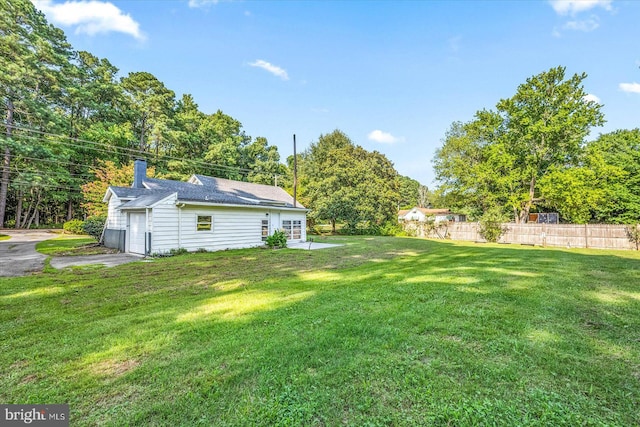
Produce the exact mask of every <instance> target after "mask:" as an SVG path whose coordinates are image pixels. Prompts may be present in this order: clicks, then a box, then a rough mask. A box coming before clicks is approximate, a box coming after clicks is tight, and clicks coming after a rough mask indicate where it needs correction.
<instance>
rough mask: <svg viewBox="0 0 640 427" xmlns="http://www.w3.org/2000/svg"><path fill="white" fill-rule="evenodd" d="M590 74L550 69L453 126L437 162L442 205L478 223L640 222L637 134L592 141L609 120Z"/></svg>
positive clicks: (619, 132)
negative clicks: (555, 218) (546, 217)
mask: <svg viewBox="0 0 640 427" xmlns="http://www.w3.org/2000/svg"><path fill="white" fill-rule="evenodd" d="M586 77H587V75H586V74H584V73H582V74H574V75H572V76H569V77H567V76H566V69H565V68H564V67H556V68H552V69H550V70H548V71H545V72H542V73H540V74H538V75H535V76H532V77H530V78H529V79H527V80H526V82H525V83H523V84H521V85H520V86H519V87H518V88H517V91H516V94H515V95H514V96H513V97H511V98H508V99H503V100H500V101H499V102H498V103H497V105H496V107H495V109H494V110H481V111H478V112H477V113H476V114H475V117H474V118H473V119H472V120H471V121H468V122H455V123H453V124H452V125H451V127H450V129H449V131H448V132H447V134H446V135H445V137H444V140H443V145H442V146H441V147H440V148H439V149H438V150H437V152H436V154H435V157H434V159H433V166H434V170H435V172H436V177H437V180H438V181H439V183H440V185H439V187H438V195H439V197H440V198H441V200H442V201H443V203H444V204H446V205H447V206H448V207H452V208H454V209H456V210H459V211H461V212H464V213H467V214H468V215H469V216H470V217H471V218H480V217H482V216H483V215H488V216H490V217H492V218H496V217H502V218H503V219H504V220H508V219H511V220H512V221H515V222H527V220H528V218H529V214H530V213H532V212H550V211H551V212H558V213H559V214H560V215H561V217H562V219H563V220H565V221H567V222H573V223H589V222H598V223H627V224H629V223H638V222H640V130H639V129H633V130H617V131H615V132H611V133H607V134H602V135H599V136H598V137H597V138H596V139H595V140H593V141H587V140H586V138H587V137H588V135H589V132H590V129H591V128H592V127H594V126H600V125H602V124H603V123H604V122H605V119H604V115H603V113H602V111H601V108H602V105H600V104H599V103H598V102H596V101H594V100H592V99H590V97H588V96H587V93H586V91H585V89H584V86H583V82H584V80H585V79H586Z"/></svg>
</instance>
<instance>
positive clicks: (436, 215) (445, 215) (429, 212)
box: [398, 207, 467, 222]
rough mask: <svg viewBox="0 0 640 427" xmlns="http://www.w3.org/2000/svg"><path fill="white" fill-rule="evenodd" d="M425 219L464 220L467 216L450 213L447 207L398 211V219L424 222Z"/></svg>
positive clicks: (439, 220)
mask: <svg viewBox="0 0 640 427" xmlns="http://www.w3.org/2000/svg"><path fill="white" fill-rule="evenodd" d="M427 220H433V221H435V222H442V221H453V222H465V221H466V220H467V217H466V216H465V215H461V214H456V213H452V212H451V211H450V210H449V209H427V208H418V207H415V208H413V209H404V210H400V211H398V221H419V222H425V221H427Z"/></svg>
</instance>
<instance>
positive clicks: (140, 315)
mask: <svg viewBox="0 0 640 427" xmlns="http://www.w3.org/2000/svg"><path fill="white" fill-rule="evenodd" d="M330 241H331V242H339V243H346V245H345V246H343V247H339V248H332V249H330V250H326V251H314V252H307V251H294V250H280V251H264V250H243V251H230V252H225V253H214V254H196V255H189V256H183V257H175V258H170V259H165V260H161V261H157V262H154V263H148V264H143V263H136V264H129V265H125V266H120V267H115V268H111V269H99V270H95V269H94V270H82V269H79V270H75V271H72V272H63V273H55V274H43V275H39V276H33V277H31V278H29V279H30V280H27V279H22V278H16V279H8V280H2V281H0V306H1V307H2V312H1V314H0V320H1V325H2V326H0V328H1V329H0V330H1V331H2V344H0V345H1V346H2V348H1V349H0V350H2V351H1V354H2V355H1V356H0V361H1V362H2V363H1V364H0V367H1V370H2V371H1V372H0V373H1V378H2V380H0V385H1V386H2V387H1V389H2V390H3V391H0V400H2V401H6V402H27V401H30V402H32V403H42V402H69V403H70V404H71V408H72V414H73V416H74V417H75V419H76V420H77V424H79V425H83V424H87V425H91V424H96V423H98V424H110V423H111V424H115V425H119V424H132V425H135V424H138V425H153V424H155V425H197V424H203V425H211V424H216V425H314V424H315V425H336V424H350V425H364V424H367V423H368V424H370V425H389V424H391V425H413V424H422V425H424V424H425V423H426V424H434V425H439V424H441V425H447V424H456V425H466V424H484V423H490V422H495V421H496V420H500V422H504V423H506V424H524V425H526V424H531V425H540V424H550V425H551V424H553V425H559V424H599V423H604V424H609V425H616V424H618V425H633V424H638V423H640V418H639V415H638V412H637V409H636V408H637V407H638V404H639V403H640V402H639V401H638V398H639V396H640V365H639V364H638V362H637V361H638V360H639V357H640V341H639V340H640V336H639V335H638V332H637V331H638V330H639V329H638V327H639V326H640V310H639V309H640V286H639V285H638V283H640V261H639V260H638V256H637V255H636V254H633V253H615V252H584V251H582V252H578V251H565V250H557V249H538V248H528V247H527V248H521V247H504V246H481V247H480V246H474V245H469V244H456V243H450V242H435V241H425V240H417V239H393V238H370V237H369V238H332V239H330ZM74 424H76V422H74Z"/></svg>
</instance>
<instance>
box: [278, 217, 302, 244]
mask: <svg viewBox="0 0 640 427" xmlns="http://www.w3.org/2000/svg"><path fill="white" fill-rule="evenodd" d="M285 223H287V224H285ZM296 226H299V228H298V227H296ZM297 228H298V229H297ZM296 229H297V230H296ZM282 230H283V231H284V234H285V235H286V236H287V240H300V239H302V220H300V219H283V220H282ZM296 232H297V234H296Z"/></svg>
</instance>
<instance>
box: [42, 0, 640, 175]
mask: <svg viewBox="0 0 640 427" xmlns="http://www.w3.org/2000/svg"><path fill="white" fill-rule="evenodd" d="M34 3H35V4H36V6H37V7H38V8H39V9H41V10H43V11H44V12H45V15H46V16H47V19H48V20H49V21H50V22H51V23H53V24H55V25H56V26H58V27H60V28H62V29H64V30H65V32H66V34H67V38H68V40H69V42H70V43H71V44H72V45H73V46H74V48H75V49H77V50H87V51H89V52H91V53H93V54H94V55H96V56H99V57H104V58H107V59H109V61H111V63H113V64H114V65H115V66H117V67H118V68H119V69H120V74H121V76H126V75H127V74H128V73H129V72H132V71H148V72H150V73H152V74H154V75H155V76H156V77H157V78H158V79H160V80H161V81H163V82H164V83H165V85H166V86H167V87H168V88H170V89H172V90H174V91H175V92H176V96H177V97H180V96H181V95H182V94H184V93H190V94H192V95H193V97H194V98H195V100H196V102H197V103H198V105H199V106H200V109H201V110H202V111H204V112H205V113H214V112H215V111H217V110H218V109H220V110H222V111H223V112H225V113H226V114H229V115H231V116H232V117H234V118H236V119H237V120H239V121H240V122H242V124H243V127H244V129H245V131H246V132H247V134H249V135H251V136H253V137H257V136H264V137H266V138H267V139H268V140H269V143H271V144H275V145H277V146H278V148H279V151H280V153H281V155H282V158H283V159H284V158H285V157H286V156H288V155H290V154H292V135H293V134H294V133H295V134H296V138H297V141H298V150H303V149H304V148H306V147H308V146H309V144H310V143H312V142H314V141H317V139H318V137H319V136H320V135H321V134H326V133H329V132H331V131H333V130H334V129H340V130H342V131H344V132H345V133H346V134H347V135H348V136H349V137H350V138H351V139H352V140H353V141H354V142H355V143H357V144H359V145H362V146H363V147H365V148H366V149H368V150H378V151H380V152H382V153H384V154H385V155H386V156H387V157H388V158H389V159H390V160H391V161H393V162H394V164H395V166H396V169H397V170H398V171H399V172H400V173H401V174H403V175H408V176H410V177H412V178H414V179H417V180H419V181H420V182H422V183H423V184H426V185H428V186H430V187H433V186H434V183H433V182H432V181H433V178H434V175H433V171H432V167H431V159H432V157H433V153H434V151H435V150H436V149H437V148H438V147H439V146H441V144H442V138H443V137H444V134H445V132H446V131H447V129H448V128H449V126H450V125H451V123H452V122H453V121H458V120H459V121H468V120H470V119H472V117H473V114H474V113H475V112H476V111H477V110H480V109H483V108H493V107H494V106H495V105H496V103H497V102H498V101H499V100H500V99H501V98H507V97H510V96H512V95H513V94H515V91H516V88H517V86H518V85H519V84H521V83H523V82H524V81H525V80H526V78H527V77H530V76H532V75H535V74H538V73H540V72H542V71H545V70H547V69H549V68H551V67H554V66H558V65H562V66H566V67H567V72H568V73H570V74H573V73H581V72H586V73H587V74H588V76H589V77H588V78H587V79H586V81H585V89H586V91H587V92H588V93H589V94H591V95H593V96H595V97H597V99H598V100H599V102H600V103H601V104H603V112H604V114H605V118H606V119H607V123H606V125H605V126H604V127H602V128H597V129H594V130H593V132H592V137H595V136H597V135H598V134H599V133H604V132H610V131H613V130H616V129H631V128H635V127H638V126H640V84H639V83H637V82H640V68H639V66H640V48H639V46H640V45H639V44H638V41H639V40H640V21H639V20H638V18H640V2H637V1H611V0H567V1H512V2H510V1H496V2H484V1H451V2H447V1H293V0H291V1H206V0H191V1H189V0H185V1H114V0H111V1H106V0H104V1H103V0H93V1H88V2H86V1H75V0H69V1H61V0H39V1H35V0H34Z"/></svg>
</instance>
